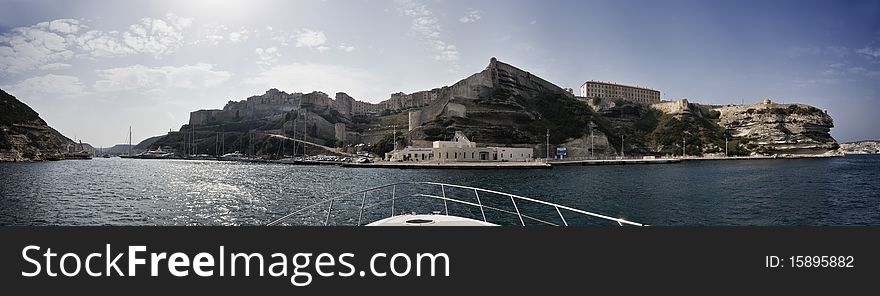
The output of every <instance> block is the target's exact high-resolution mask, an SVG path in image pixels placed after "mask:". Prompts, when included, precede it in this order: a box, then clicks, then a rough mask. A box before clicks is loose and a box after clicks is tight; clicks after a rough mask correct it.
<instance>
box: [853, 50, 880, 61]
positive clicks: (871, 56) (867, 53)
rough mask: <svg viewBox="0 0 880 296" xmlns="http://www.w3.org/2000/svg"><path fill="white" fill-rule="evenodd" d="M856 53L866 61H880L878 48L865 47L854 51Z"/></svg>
mask: <svg viewBox="0 0 880 296" xmlns="http://www.w3.org/2000/svg"><path fill="white" fill-rule="evenodd" d="M856 53H858V54H861V55H862V56H864V57H865V58H866V59H868V60H871V61H873V60H876V59H880V47H878V48H873V47H865V48H862V49H859V50H856Z"/></svg>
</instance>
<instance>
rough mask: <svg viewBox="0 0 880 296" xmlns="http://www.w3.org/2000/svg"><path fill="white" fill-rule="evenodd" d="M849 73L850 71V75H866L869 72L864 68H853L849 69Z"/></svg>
mask: <svg viewBox="0 0 880 296" xmlns="http://www.w3.org/2000/svg"><path fill="white" fill-rule="evenodd" d="M847 71H849V73H850V74H856V75H858V74H862V73H865V72H867V71H868V70H867V69H865V68H862V67H852V68H849V70H847Z"/></svg>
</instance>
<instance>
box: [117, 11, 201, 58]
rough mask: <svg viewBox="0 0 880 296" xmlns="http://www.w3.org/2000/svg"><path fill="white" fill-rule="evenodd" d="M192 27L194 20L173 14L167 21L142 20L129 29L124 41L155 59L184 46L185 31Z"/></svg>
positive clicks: (123, 35)
mask: <svg viewBox="0 0 880 296" xmlns="http://www.w3.org/2000/svg"><path fill="white" fill-rule="evenodd" d="M190 25H192V18H183V17H179V16H177V15H175V14H173V13H168V14H166V15H165V19H164V20H163V19H153V18H142V19H141V20H140V22H138V23H136V24H134V25H131V26H129V27H128V31H126V32H125V33H123V34H122V40H123V42H124V43H125V45H127V46H128V47H130V48H131V49H133V50H134V51H136V52H139V53H149V54H152V55H153V56H155V57H159V56H161V55H165V54H169V53H172V52H174V51H176V50H177V49H178V48H180V46H181V45H183V29H185V28H187V27H189V26H190Z"/></svg>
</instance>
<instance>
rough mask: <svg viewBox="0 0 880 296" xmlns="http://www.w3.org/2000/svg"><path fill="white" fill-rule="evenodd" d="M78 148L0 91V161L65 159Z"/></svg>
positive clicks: (35, 114) (12, 97)
mask: <svg viewBox="0 0 880 296" xmlns="http://www.w3.org/2000/svg"><path fill="white" fill-rule="evenodd" d="M78 146H79V145H78V144H75V143H74V142H73V141H71V140H70V139H68V138H67V137H65V136H63V135H61V133H59V132H58V131H56V130H55V129H53V128H51V127H49V126H48V125H47V124H46V122H45V121H43V119H42V118H40V116H39V114H37V112H36V111H34V110H33V109H31V108H30V107H29V106H28V105H26V104H24V103H22V102H21V101H19V100H18V99H17V98H15V97H14V96H12V95H10V94H8V93H6V92H5V91H3V90H0V161H41V160H53V159H64V157H65V155H64V154H65V153H67V152H72V151H71V149H76V148H77V147H78ZM76 150H78V149H76Z"/></svg>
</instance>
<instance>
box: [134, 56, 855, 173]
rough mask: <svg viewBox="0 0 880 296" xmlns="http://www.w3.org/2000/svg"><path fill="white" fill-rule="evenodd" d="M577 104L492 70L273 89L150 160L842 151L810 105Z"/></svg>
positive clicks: (176, 138) (656, 99) (650, 99)
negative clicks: (506, 151)
mask: <svg viewBox="0 0 880 296" xmlns="http://www.w3.org/2000/svg"><path fill="white" fill-rule="evenodd" d="M580 92H581V94H580V95H575V94H574V93H573V90H572V89H571V88H561V87H559V86H557V85H555V84H553V83H551V82H548V81H546V80H544V79H542V78H540V77H538V76H535V75H533V74H531V73H530V72H528V71H524V70H521V69H519V68H516V67H514V66H512V65H510V64H506V63H503V62H501V61H498V60H497V59H495V58H492V59H490V61H489V64H488V65H487V66H486V68H485V69H484V70H483V71H481V72H479V73H475V74H473V75H471V76H469V77H467V78H465V79H462V80H461V81H459V82H457V83H455V84H453V85H451V86H444V87H439V88H434V89H431V90H426V91H420V92H415V93H412V94H405V93H394V94H391V95H390V97H389V98H388V99H386V100H384V101H381V102H378V103H369V102H364V101H359V100H356V99H355V98H352V97H351V96H349V95H347V94H346V93H342V92H339V93H336V94H335V95H334V97H330V96H329V95H328V94H325V93H323V92H320V91H314V92H311V93H287V92H284V91H281V90H278V89H270V90H268V91H266V93H264V94H262V95H257V96H252V97H249V98H247V99H245V100H241V101H229V102H228V103H227V104H226V106H225V107H224V108H223V109H220V110H197V111H193V112H192V113H191V114H190V119H189V123H188V124H186V125H184V126H183V127H181V129H180V131H179V132H171V133H169V134H168V135H166V136H165V137H163V138H161V139H159V140H158V141H156V142H155V143H154V144H153V147H152V148H158V147H166V148H170V149H175V148H178V149H179V148H182V145H189V146H187V147H188V148H187V149H190V150H193V149H194V150H195V151H204V152H203V153H212V151H216V149H215V148H213V147H214V146H216V145H217V143H218V142H223V143H224V144H225V145H224V146H225V147H227V148H225V149H223V151H222V152H224V153H228V152H232V151H236V150H238V151H242V152H245V153H253V154H257V155H262V154H278V153H279V150H283V151H282V152H281V154H282V155H292V154H294V153H295V154H302V153H321V152H324V151H313V150H311V149H315V147H314V146H311V145H302V146H300V147H297V146H296V145H293V144H291V143H288V144H287V147H286V148H285V147H281V145H283V143H279V142H277V141H275V142H273V141H270V139H269V138H266V135H283V136H285V137H288V138H290V139H295V140H300V141H304V142H309V143H317V144H320V145H321V146H324V147H335V148H337V151H339V152H347V153H354V152H359V151H362V150H366V151H371V152H374V153H376V154H377V155H379V156H385V153H388V152H391V150H395V148H396V150H400V151H403V150H404V149H416V150H417V149H420V148H421V149H423V150H422V151H423V152H424V151H425V150H424V149H431V148H432V145H434V144H433V142H435V141H448V140H451V139H454V138H456V135H461V136H464V137H465V138H467V139H469V141H472V142H473V143H479V144H478V145H479V146H480V147H508V148H522V149H526V150H523V151H531V153H527V154H528V155H530V156H531V157H532V158H543V157H547V156H549V157H555V155H556V153H557V151H563V152H562V153H564V155H565V157H583V158H588V157H613V156H625V155H629V156H649V155H653V156H665V155H692V156H701V155H719V154H725V155H780V154H782V155H817V154H825V153H834V151H835V150H836V149H837V147H838V145H837V142H836V141H835V140H834V139H833V138H832V137H831V135H830V134H829V131H830V129H831V128H832V127H833V120H832V119H831V117H830V116H829V115H828V114H827V113H826V112H825V111H823V110H821V109H818V108H815V107H812V106H807V105H803V104H778V103H775V102H773V101H771V100H768V99H765V100H763V101H761V102H759V103H757V104H753V105H704V104H698V103H693V102H689V101H688V100H686V99H681V100H673V101H662V100H661V97H660V95H661V93H660V91H658V90H654V89H650V88H644V87H634V86H627V85H621V84H615V83H608V82H599V81H587V82H585V83H584V84H583V85H582V86H581V87H580ZM254 133H259V134H260V135H262V136H256V137H255V136H254ZM459 138H460V137H459ZM468 145H470V144H468ZM193 146H194V147H195V148H192V147H193ZM557 148H560V149H557ZM294 149H298V150H297V151H294ZM405 154H406V153H404V155H405ZM520 154H523V155H525V154H526V153H520ZM548 154H549V155H548ZM393 156H394V154H393V153H391V154H389V155H388V157H393ZM410 156H411V154H410ZM400 158H402V157H400ZM408 159H412V158H411V157H410V158H408ZM477 160H479V159H477Z"/></svg>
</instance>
